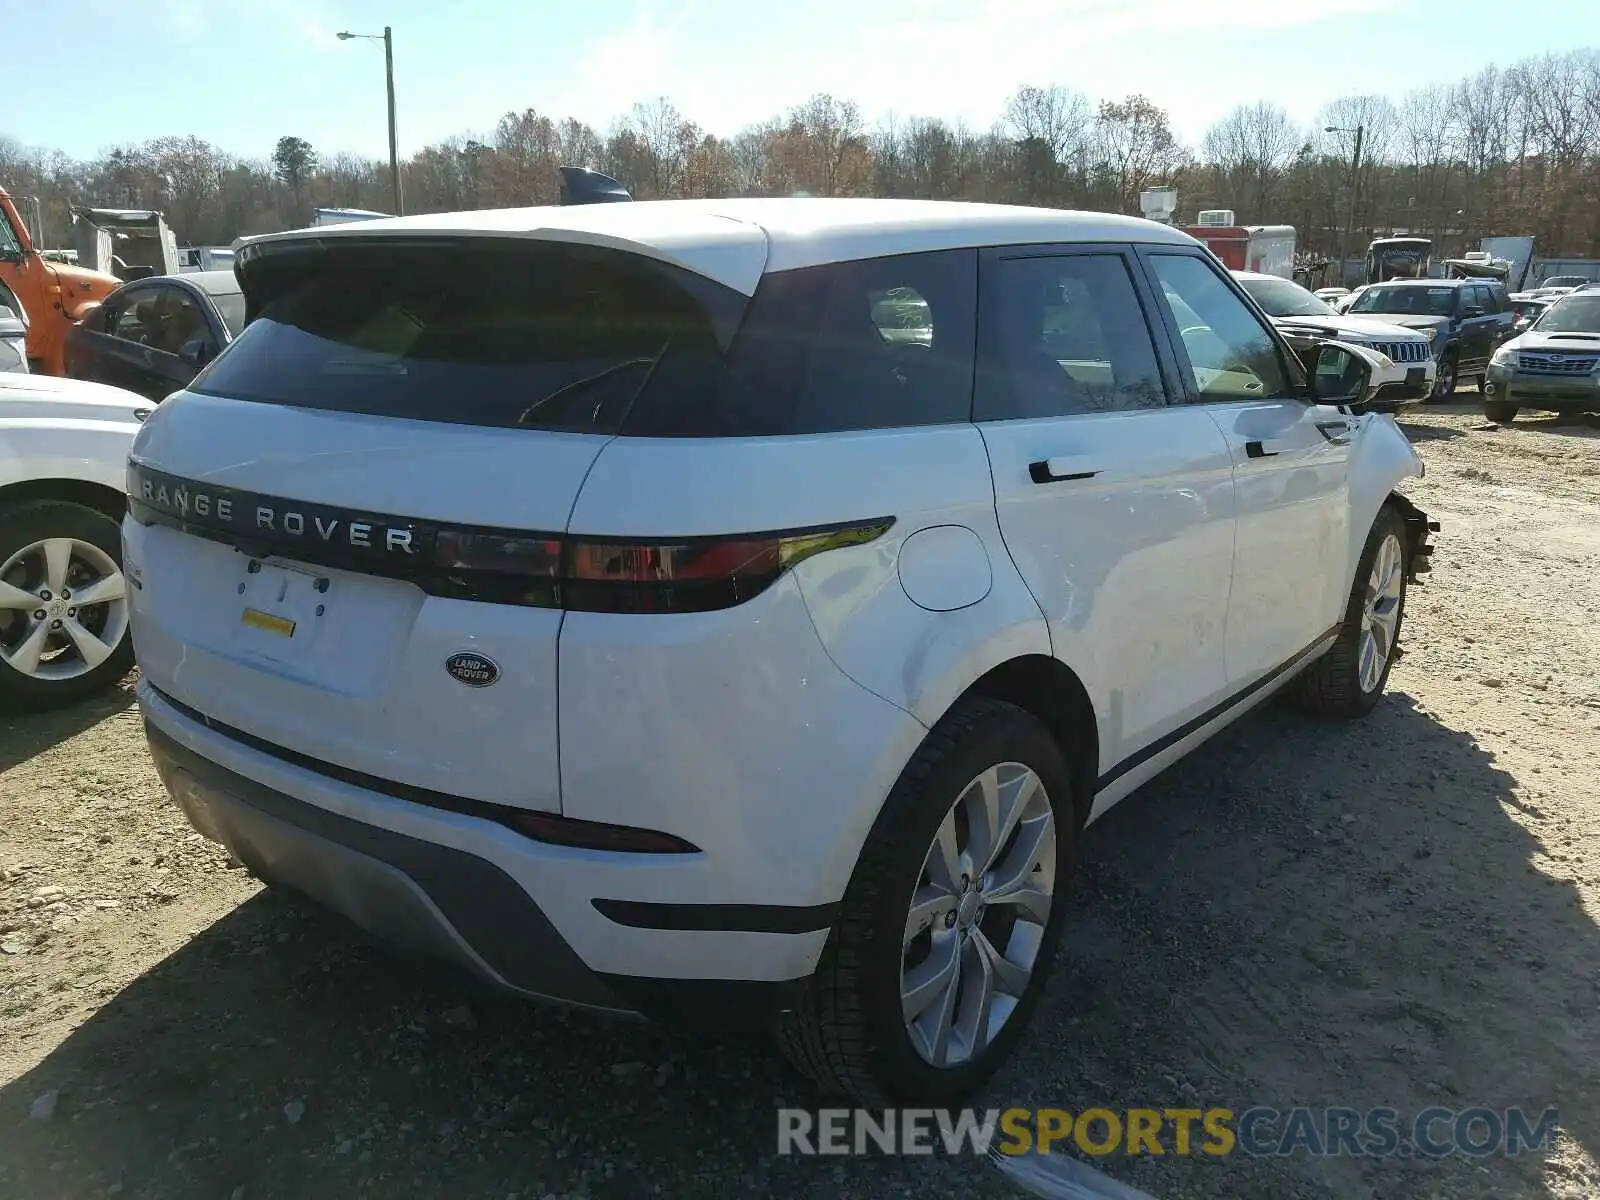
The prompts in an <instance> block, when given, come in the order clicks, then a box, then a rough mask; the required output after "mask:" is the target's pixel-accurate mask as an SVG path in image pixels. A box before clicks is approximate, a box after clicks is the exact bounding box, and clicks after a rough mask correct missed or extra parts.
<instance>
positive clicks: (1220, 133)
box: [1201, 101, 1306, 221]
mask: <svg viewBox="0 0 1600 1200" xmlns="http://www.w3.org/2000/svg"><path fill="white" fill-rule="evenodd" d="M1305 141H1306V139H1305V135H1304V134H1303V133H1302V132H1301V130H1300V129H1299V128H1298V127H1296V125H1295V123H1294V121H1293V120H1292V119H1291V118H1290V116H1289V114H1288V113H1287V112H1285V111H1284V110H1283V109H1281V108H1279V107H1278V106H1277V105H1275V104H1268V103H1266V102H1265V101H1262V102H1261V103H1259V104H1242V105H1240V106H1239V107H1238V108H1235V109H1234V110H1233V111H1232V112H1230V113H1229V114H1228V115H1227V116H1225V117H1223V118H1222V120H1220V121H1218V122H1217V123H1216V124H1215V125H1213V126H1211V128H1210V129H1208V130H1206V135H1205V140H1204V142H1203V144H1202V151H1201V152H1202V154H1203V156H1204V158H1205V161H1206V162H1207V163H1208V164H1209V165H1210V166H1211V167H1212V168H1213V170H1215V172H1216V174H1217V177H1218V182H1219V183H1220V184H1221V185H1222V186H1223V188H1224V189H1225V192H1226V197H1227V204H1228V206H1229V207H1230V208H1234V209H1237V210H1239V211H1240V212H1242V213H1245V214H1247V215H1248V216H1249V217H1250V218H1253V219H1255V220H1261V221H1265V220H1268V219H1269V218H1270V216H1271V213H1272V206H1273V203H1274V202H1275V200H1276V199H1277V192H1278V191H1279V190H1280V185H1281V183H1282V180H1283V175H1284V172H1285V171H1286V170H1287V169H1288V167H1289V164H1290V163H1291V162H1293V161H1294V158H1295V154H1296V152H1297V151H1298V150H1299V149H1300V147H1301V146H1303V145H1304V144H1305Z"/></svg>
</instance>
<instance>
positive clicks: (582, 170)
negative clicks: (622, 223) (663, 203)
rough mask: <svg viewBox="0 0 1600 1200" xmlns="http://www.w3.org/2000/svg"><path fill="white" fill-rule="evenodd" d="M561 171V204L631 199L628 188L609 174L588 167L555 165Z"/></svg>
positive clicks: (615, 202) (614, 202) (611, 202)
mask: <svg viewBox="0 0 1600 1200" xmlns="http://www.w3.org/2000/svg"><path fill="white" fill-rule="evenodd" d="M556 170H558V171H560V172H561V203H562V204H617V203H620V202H623V201H631V200H632V199H633V197H632V196H630V195H628V189H627V188H625V187H623V186H622V185H621V184H620V183H618V182H617V181H616V180H615V179H613V178H611V176H609V175H602V174H600V172H599V171H591V170H590V169H589V168H588V167H557V168H556Z"/></svg>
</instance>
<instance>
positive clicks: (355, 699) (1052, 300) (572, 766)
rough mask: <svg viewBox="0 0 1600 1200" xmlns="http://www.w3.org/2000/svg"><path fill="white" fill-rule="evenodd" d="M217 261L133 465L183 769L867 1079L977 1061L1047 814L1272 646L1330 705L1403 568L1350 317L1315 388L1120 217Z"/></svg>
mask: <svg viewBox="0 0 1600 1200" xmlns="http://www.w3.org/2000/svg"><path fill="white" fill-rule="evenodd" d="M239 273H240V277H241V280H242V283H243V287H244V291H245V294H246V296H247V299H248V303H249V308H250V313H251V316H252V319H251V321H250V323H249V324H248V325H247V326H246V328H245V330H244V332H243V334H242V335H241V336H240V337H239V339H238V340H237V341H235V342H234V343H233V344H232V346H231V347H230V348H229V349H227V350H226V351H225V352H224V353H223V354H222V355H221V356H220V357H219V358H218V359H217V360H216V361H215V362H213V363H212V364H210V365H209V366H208V367H207V368H206V369H205V370H204V371H203V372H202V373H201V375H200V376H199V377H198V378H197V379H196V380H195V381H194V383H193V385H192V386H191V387H190V389H189V390H187V391H184V392H180V393H178V394H177V395H175V396H174V397H172V398H171V399H169V400H168V401H166V402H165V403H164V404H162V405H161V406H160V408H159V409H158V410H157V412H156V413H155V415H154V416H152V417H151V418H150V420H149V421H148V422H147V424H146V425H145V427H144V429H143V430H142V432H141V434H140V436H139V439H138V442H137V445H136V446H135V447H134V451H133V457H132V462H131V466H130V471H129V488H130V493H131V502H130V513H129V518H128V520H127V521H126V522H125V525H124V540H125V544H126V570H127V573H128V577H129V579H130V581H131V582H132V584H133V585H134V587H133V591H132V593H131V596H132V602H133V608H134V629H135V635H136V642H137V649H138V656H139V662H140V666H141V668H142V678H141V683H140V700H141V702H142V705H143V710H144V715H145V719H146V723H147V726H148V730H149V737H150V742H151V746H152V749H153V751H154V753H155V756H156V761H157V764H158V766H159V767H160V769H161V772H162V774H163V776H164V778H165V779H166V781H167V785H168V787H169V788H170V790H171V792H172V794H173V796H174V798H175V799H176V801H177V803H178V804H180V805H181V806H182V808H183V809H184V811H185V812H186V813H187V814H188V816H189V818H190V820H191V821H192V822H193V823H194V825H195V826H196V828H198V829H199V830H200V831H201V832H203V833H205V834H206V835H208V836H210V837H212V838H215V839H217V840H218V841H220V842H222V843H224V844H225V845H227V846H228V847H230V848H231V849H232V850H233V852H234V853H235V854H237V855H238V856H239V857H240V858H241V859H243V860H244V861H245V862H246V863H247V864H248V865H249V866H250V867H252V868H253V869H254V870H255V871H256V872H257V873H258V874H260V875H261V876H263V877H264V878H266V879H268V880H269V881H273V882H277V883H280V884H283V885H285V886H287V887H290V888H294V889H298V890H299V891H301V892H304V893H306V894H309V895H310V896H313V897H315V898H317V899H319V900H321V901H323V902H325V903H326V904H327V905H329V906H331V907H332V908H334V909H337V910H339V911H341V912H343V913H345V914H347V915H348V916H350V917H352V918H353V919H354V920H355V921H357V922H358V923H360V924H361V925H363V926H365V927H366V928H368V929H369V930H372V931H374V932H376V933H378V934H380V935H383V936H385V937H388V938H390V939H392V940H394V941H397V942H400V943H403V944H406V945H409V946H412V947H415V948H419V949H421V950H424V951H427V952H431V953H434V954H437V955H441V956H443V957H446V958H449V959H452V960H454V961H456V962H458V963H460V964H462V965H463V966H465V967H467V968H468V969H470V970H472V971H475V972H476V973H477V974H478V975H479V976H481V977H483V978H484V979H487V980H489V981H491V982H492V983H494V984H496V985H499V986H501V987H504V988H508V989H511V990H513V991H516V992H519V993H523V994H526V995H529V996H539V997H546V998H553V999H557V1000H561V1001H565V1002H567V1003H570V1004H576V1005H580V1006H585V1007H588V1008H592V1009H601V1010H613V1011H625V1012H642V1013H645V1014H648V1015H651V1016H654V1017H658V1018H661V1019H664V1020H668V1021H676V1022H683V1023H694V1022H703V1023H708V1024H710V1025H713V1026H719V1027H726V1026H729V1025H732V1024H735V1023H746V1022H758V1023H776V1025H777V1026H778V1028H779V1030H780V1033H781V1040H782V1041H783V1043H784V1045H785V1046H786V1047H787V1049H788V1051H789V1052H790V1053H791V1055H792V1056H793V1057H794V1059H795V1060H796V1061H797V1062H798V1063H799V1064H800V1065H801V1066H802V1067H803V1068H804V1069H805V1070H807V1071H808V1072H810V1073H811V1074H812V1075H813V1076H814V1077H815V1078H816V1079H818V1080H819V1081H820V1082H821V1083H822V1084H823V1085H824V1086H825V1087H828V1088H839V1089H843V1090H845V1091H848V1092H852V1093H854V1094H856V1095H858V1096H862V1097H878V1098H883V1097H891V1098H894V1099H897V1100H902V1101H905V1100H913V1099H915V1100H922V1101H934V1102H938V1101H947V1100H950V1099H952V1098H954V1097H956V1096H959V1095H961V1094H963V1093H965V1092H967V1091H968V1090H970V1089H971V1088H972V1087H974V1086H975V1085H976V1084H977V1083H979V1082H980V1081H981V1080H983V1079H984V1078H985V1077H986V1076H987V1075H988V1074H989V1073H990V1072H991V1071H993V1070H994V1068H995V1067H996V1066H997V1065H998V1064H999V1062H1000V1061H1001V1060H1002V1059H1003V1058H1004V1056H1005V1055H1006V1053H1007V1051H1008V1048H1009V1047H1010V1045H1011V1043H1012V1042H1013V1041H1014V1040H1015V1039H1016V1038H1017V1037H1018V1036H1019V1035H1020V1034H1021V1032H1022V1029H1023V1026H1024V1024H1025V1022H1026V1019H1027V1016H1028V1013H1029V1010H1030V1009H1032V1007H1033V1006H1034V1004H1035V1003H1036V1002H1037V1000H1038V998H1039V995H1040V991H1041V988H1042V985H1043V982H1044V978H1045V973H1046V969H1047V967H1048V964H1049V962H1050V959H1051V957H1052V955H1053V953H1054V951H1055V948H1056V944H1057V941H1058V938H1059V934H1060V931H1061V925H1062V921H1063V919H1064V913H1063V901H1062V897H1063V896H1064V895H1065V891H1066V888H1065V883H1066V877H1067V872H1068V871H1069V869H1070V868H1069V863H1070V861H1071V851H1072V849H1073V846H1074V844H1075V842H1076V841H1077V839H1078V836H1079V834H1080V831H1081V830H1082V828H1083V826H1084V825H1085V824H1086V823H1087V822H1088V821H1090V820H1092V819H1093V818H1095V817H1098V816H1099V815H1100V814H1101V813H1103V812H1105V811H1106V809H1107V808H1109V807H1110V806H1111V805H1112V804H1114V803H1115V802H1116V801H1118V800H1119V799H1121V798H1122V797H1124V796H1126V795H1127V794H1128V793H1129V792H1131V791H1132V790H1133V789H1134V788H1136V787H1138V786H1139V784H1141V783H1142V782H1144V781H1145V780H1147V779H1149V778H1150V777H1151V776H1153V775H1155V774H1156V773H1157V772H1158V771H1160V770H1162V769H1163V768H1164V767H1166V766H1167V765H1168V764H1170V763H1172V762H1174V761H1176V760H1177V759H1178V758H1180V757H1181V756H1183V755H1184V754H1186V753H1187V752H1188V751H1190V750H1192V749H1193V748H1194V747H1195V746H1197V745H1199V744H1200V743H1201V742H1202V741H1203V740H1204V739H1205V738H1207V737H1209V736H1210V735H1212V734H1213V733H1215V732H1217V731H1218V730H1219V729H1221V728H1222V727H1223V726H1225V725H1226V724H1228V722H1230V721H1231V720H1233V719H1234V718H1235V717H1237V716H1238V715H1239V714H1240V713H1242V712H1244V711H1245V710H1247V709H1248V708H1250V707H1251V706H1252V705H1254V704H1256V703H1258V702H1260V701H1261V700H1263V699H1265V698H1266V697H1267V696H1268V695H1269V694H1271V693H1273V692H1274V691H1276V690H1278V689H1279V688H1281V687H1284V686H1285V685H1289V684H1291V683H1294V684H1295V685H1296V690H1297V692H1298V694H1299V695H1300V696H1301V697H1302V698H1303V699H1304V700H1305V701H1306V702H1307V703H1308V704H1309V705H1310V706H1311V707H1313V708H1315V709H1318V710H1320V711H1323V712H1327V713H1331V714H1335V715H1339V716H1357V715H1360V714H1362V713H1365V712H1366V711H1368V710H1369V709H1370V708H1371V707H1372V706H1373V705H1374V704H1375V703H1376V701H1377V699H1378V696H1379V694H1380V692H1381V690H1382V688H1383V686H1384V681H1385V678H1386V676H1387V673H1388V670H1389V665H1390V663H1391V662H1392V661H1393V657H1394V651H1395V647H1396V639H1397V637H1398V635H1399V631H1400V621H1401V610H1402V606H1403V603H1404V599H1405V589H1406V581H1407V579H1408V577H1410V576H1411V575H1412V574H1414V572H1415V571H1416V570H1418V569H1420V567H1421V566H1422V565H1423V563H1424V561H1425V557H1424V556H1425V554H1426V552H1427V544H1426V543H1427V537H1428V534H1427V530H1428V527H1429V523H1428V522H1427V520H1426V518H1425V517H1424V516H1423V515H1422V514H1421V513H1420V512H1418V511H1417V510H1416V509H1415V508H1414V507H1413V506H1412V505H1411V504H1410V503H1408V502H1407V501H1406V500H1405V499H1404V498H1402V497H1401V496H1400V495H1398V494H1397V493H1396V492H1395V490H1394V489H1395V487H1396V485H1397V484H1398V483H1399V482H1400V481H1401V480H1403V479H1404V478H1406V477H1407V476H1415V475H1419V474H1420V473H1421V471H1422V466H1421V462H1420V460H1419V459H1418V458H1417V456H1416V454H1415V453H1414V452H1413V451H1412V448H1411V446H1410V445H1409V444H1408V443H1407V441H1406V439H1405V438H1404V437H1403V436H1402V435H1401V433H1400V432H1399V430H1398V429H1397V428H1396V427H1395V425H1394V424H1393V422H1392V421H1391V420H1389V419H1388V418H1387V417H1380V416H1357V415H1354V414H1353V413H1352V412H1351V411H1350V410H1349V409H1348V408H1346V407H1342V404H1343V403H1344V402H1345V401H1350V400H1360V399H1363V398H1365V397H1366V395H1367V394H1368V393H1369V392H1370V390H1371V385H1370V370H1371V364H1372V359H1371V358H1370V356H1366V355H1364V353H1363V352H1361V351H1356V350H1348V349H1343V348H1340V347H1338V346H1337V345H1335V346H1327V347H1322V348H1321V350H1320V352H1319V354H1318V355H1317V356H1314V357H1315V361H1316V369H1315V370H1314V371H1313V372H1311V374H1310V377H1309V379H1308V375H1307V373H1306V372H1305V371H1304V370H1303V369H1302V367H1301V364H1300V363H1299V362H1298V361H1297V360H1296V358H1295V356H1294V355H1293V354H1292V353H1290V352H1289V350H1288V347H1287V345H1286V343H1285V342H1284V341H1283V340H1282V339H1281V338H1280V336H1279V335H1278V334H1277V333H1276V332H1275V331H1274V329H1273V328H1272V326H1271V325H1270V324H1269V323H1267V322H1266V321H1265V320H1263V319H1262V318H1261V317H1260V316H1259V315H1258V313H1257V310H1256V309H1255V308H1254V307H1253V306H1252V305H1250V304H1249V303H1248V302H1247V301H1246V300H1245V299H1244V297H1243V295H1242V294H1241V293H1240V291H1239V290H1238V287H1237V285H1236V284H1235V283H1234V281H1233V280H1231V279H1230V278H1229V277H1228V275H1227V272H1226V271H1224V270H1222V269H1220V267H1219V266H1218V264H1217V263H1216V260H1215V259H1214V258H1212V257H1211V255H1209V254H1208V253H1207V252H1206V251H1205V250H1204V248H1202V247H1201V246H1200V245H1199V243H1197V242H1195V241H1193V240H1192V239H1190V238H1189V237H1187V236H1185V235H1184V234H1182V233H1179V232H1177V231H1175V230H1172V229H1169V228H1166V227H1163V226H1159V225H1154V224H1150V223H1147V222H1144V221H1140V220H1135V219H1131V218H1123V217H1116V216H1105V215H1098V214H1083V213H1067V212H1056V211H1048V210H1038V209H1024V208H1009V207H989V206H980V205H966V204H938V203H917V202H900V201H856V200H819V199H798V200H748V201H738V200H726V201H692V202H691V201H684V202H659V203H643V204H637V203H636V204H615V205H596V206H593V207H568V208H554V209H530V210H522V211H508V212H477V213H467V214H461V215H454V216H426V217H407V218H398V219H390V220H383V221H374V222H371V223H364V224H361V225H347V226H336V227H331V228H325V229H317V230H308V231H296V232H292V233H287V234H278V235H271V236H268V237H264V238H261V239H257V240H254V241H252V242H249V243H246V244H245V245H244V246H243V247H242V248H241V250H240V254H239ZM1168 295H1175V296H1177V297H1180V298H1181V300H1182V302H1183V304H1184V306H1185V309H1186V311H1187V312H1190V313H1193V314H1198V316H1199V317H1200V318H1201V320H1202V322H1203V324H1201V325H1198V326H1197V325H1194V324H1189V325H1186V326H1182V327H1180V325H1179V323H1178V322H1177V321H1176V320H1175V319H1174V316H1173V310H1172V308H1171V307H1170V306H1169V304H1168V302H1167V300H1166V298H1165V297H1166V296H1168Z"/></svg>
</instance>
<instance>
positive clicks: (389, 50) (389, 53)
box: [383, 25, 1361, 221]
mask: <svg viewBox="0 0 1600 1200" xmlns="http://www.w3.org/2000/svg"><path fill="white" fill-rule="evenodd" d="M383 73H384V78H385V81H386V82H387V83H388V85H389V184H390V186H391V188H392V189H393V190H394V215H395V216H397V217H400V216H404V215H405V211H406V205H405V199H404V198H403V197H402V196H401V195H400V142H399V138H398V137H397V135H396V133H395V126H394V34H393V32H392V31H391V30H390V28H389V26H387V25H385V26H384V27H383ZM1356 157H1357V159H1359V158H1360V157H1361V138H1360V136H1359V135H1357V137H1356ZM1350 219H1351V220H1352V221H1354V220H1355V215H1354V212H1353V211H1352V214H1351V217H1350Z"/></svg>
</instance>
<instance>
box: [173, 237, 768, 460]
mask: <svg viewBox="0 0 1600 1200" xmlns="http://www.w3.org/2000/svg"><path fill="white" fill-rule="evenodd" d="M252 274H253V276H254V278H255V281H256V286H257V288H258V289H259V292H260V293H261V295H259V296H258V297H257V300H258V302H259V303H260V307H259V312H258V313H257V314H256V315H255V317H254V319H253V320H251V321H250V323H249V324H248V326H246V328H245V329H244V331H243V333H241V334H240V336H239V337H238V339H237V340H235V341H234V343H233V344H232V345H231V346H230V347H229V348H228V350H227V351H226V352H224V353H223V354H222V355H221V356H219V357H218V358H217V359H216V360H215V362H213V363H212V364H211V365H210V367H208V368H207V369H206V371H205V372H204V373H203V374H202V375H201V376H200V377H199V378H198V379H197V380H196V382H195V384H194V385H192V386H193V387H194V389H195V390H197V391H203V392H211V393H216V394H219V395H225V396H230V397H235V398H239V399H244V400H256V401H264V402H269V403H275V404H287V405H293V406H295V407H299V408H314V409H332V410H337V411H340V412H350V413H364V414H372V415H378V416H387V417H402V418H409V419H413V420H422V421H444V422H452V423H458V424H470V425H486V426H504V427H524V428H534V429H569V430H579V431H584V432H594V433H614V432H616V431H617V430H618V429H619V428H620V427H621V425H622V421H623V418H624V417H625V416H626V415H627V412H628V410H629V408H630V406H631V405H632V404H633V403H634V401H635V400H636V399H637V398H638V397H639V395H640V393H641V392H642V391H643V389H644V385H645V384H646V383H647V382H648V381H649V380H650V379H651V376H652V374H653V373H654V372H655V370H656V368H657V367H658V366H659V365H661V364H662V363H663V362H664V361H665V359H666V358H667V357H668V355H669V352H670V354H673V355H680V356H687V357H690V358H699V359H702V360H704V359H707V358H710V359H714V358H715V357H716V355H717V353H718V352H719V350H720V345H719V336H722V337H725V336H726V331H727V330H729V329H731V327H732V323H733V321H734V320H736V319H737V316H738V313H739V311H741V310H742V308H743V307H744V304H745V298H744V297H742V296H740V295H739V294H738V293H736V292H733V291H731V290H729V289H725V288H721V287H720V286H719V285H716V284H712V283H710V282H709V281H707V280H705V279H703V278H701V277H698V276H693V275H691V274H690V273H689V272H686V271H682V270H679V269H677V268H673V267H670V266H668V265H666V264H662V263H659V262H656V261H655V260H653V259H648V258H644V257H642V256H640V255H633V254H623V253H618V252H616V251H609V250H598V249H594V248H591V247H583V246H559V247H551V246H544V247H534V248H526V247H523V246H520V245H509V246H508V245H507V244H506V243H504V242H501V243H498V244H496V245H493V246H485V245H474V244H462V243H453V244H438V245H428V246H416V245H399V244H396V243H394V242H382V241H378V240H377V239H372V240H363V241H362V242H361V243H360V244H357V245H351V246H343V247H334V248H329V249H325V250H322V251H316V250H310V251H307V250H301V251H299V252H288V253H283V254H282V256H281V258H278V257H276V256H274V255H271V254H268V255H264V256H263V258H262V259H261V261H259V262H258V263H257V264H255V268H254V272H252ZM261 301H264V302H261ZM730 310H731V311H730Z"/></svg>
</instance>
